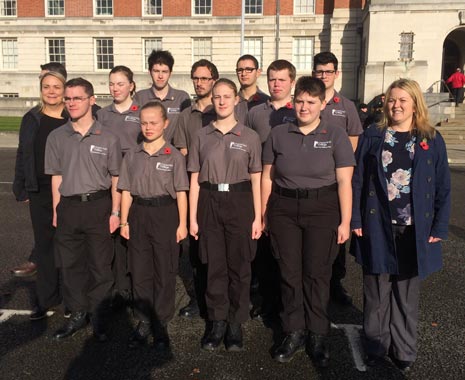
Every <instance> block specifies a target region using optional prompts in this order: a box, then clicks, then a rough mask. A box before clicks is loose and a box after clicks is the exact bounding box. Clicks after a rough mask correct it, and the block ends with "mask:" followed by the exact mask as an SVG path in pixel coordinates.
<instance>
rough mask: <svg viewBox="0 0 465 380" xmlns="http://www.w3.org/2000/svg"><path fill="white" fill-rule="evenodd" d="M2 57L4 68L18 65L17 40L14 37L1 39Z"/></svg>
mask: <svg viewBox="0 0 465 380" xmlns="http://www.w3.org/2000/svg"><path fill="white" fill-rule="evenodd" d="M2 57H3V68H4V69H16V68H17V67H18V41H17V40H16V39H8V40H2Z"/></svg>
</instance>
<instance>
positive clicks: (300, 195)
mask: <svg viewBox="0 0 465 380" xmlns="http://www.w3.org/2000/svg"><path fill="white" fill-rule="evenodd" d="M273 191H274V192H275V193H276V194H279V195H281V196H283V197H286V198H295V199H311V198H318V196H319V195H323V194H327V193H332V192H335V191H337V183H334V184H332V185H329V186H323V187H319V188H318V189H286V188H285V187H281V186H278V185H276V184H275V185H274V186H273Z"/></svg>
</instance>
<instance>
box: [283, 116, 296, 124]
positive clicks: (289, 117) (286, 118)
mask: <svg viewBox="0 0 465 380" xmlns="http://www.w3.org/2000/svg"><path fill="white" fill-rule="evenodd" d="M288 122H289V123H294V122H295V117H292V116H284V117H283V123H288Z"/></svg>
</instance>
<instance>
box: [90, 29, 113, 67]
mask: <svg viewBox="0 0 465 380" xmlns="http://www.w3.org/2000/svg"><path fill="white" fill-rule="evenodd" d="M99 41H100V42H101V41H111V55H110V54H108V53H99V49H102V46H99ZM106 48H108V46H106ZM114 49H115V44H114V40H113V37H95V38H94V59H95V71H107V70H111V69H112V68H113V67H114V66H115V51H114ZM100 56H102V57H103V56H111V61H110V60H108V62H109V63H108V64H107V65H104V64H103V63H104V61H103V60H101V63H102V66H108V67H99V57H100Z"/></svg>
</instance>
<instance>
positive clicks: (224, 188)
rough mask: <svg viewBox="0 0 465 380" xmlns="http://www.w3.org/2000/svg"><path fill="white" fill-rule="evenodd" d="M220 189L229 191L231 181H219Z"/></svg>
mask: <svg viewBox="0 0 465 380" xmlns="http://www.w3.org/2000/svg"><path fill="white" fill-rule="evenodd" d="M218 191H229V183H219V184H218Z"/></svg>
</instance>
